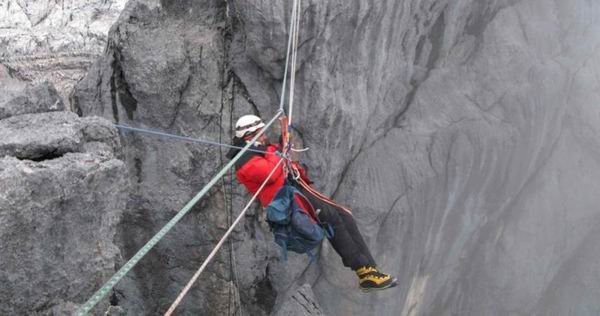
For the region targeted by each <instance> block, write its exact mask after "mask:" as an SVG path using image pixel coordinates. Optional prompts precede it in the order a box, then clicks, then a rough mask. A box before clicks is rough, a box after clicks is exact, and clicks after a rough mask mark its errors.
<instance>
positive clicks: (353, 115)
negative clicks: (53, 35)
mask: <svg viewBox="0 0 600 316" xmlns="http://www.w3.org/2000/svg"><path fill="white" fill-rule="evenodd" d="M290 5H291V4H290V3H288V2H276V3H274V2H268V1H258V0H247V1H233V0H231V1H227V2H224V1H216V0H214V1H208V0H204V1H167V0H163V1H160V2H159V1H131V2H130V3H129V4H128V7H127V8H126V9H125V11H124V13H123V14H122V16H121V18H120V20H119V21H118V22H117V24H116V25H115V27H114V28H113V30H112V32H111V34H110V40H109V43H108V49H107V51H106V53H105V55H104V57H103V58H101V59H100V60H99V61H98V62H97V63H96V64H95V65H94V66H93V68H92V69H91V71H90V73H89V74H88V76H87V77H86V79H84V80H83V81H82V82H81V83H80V84H79V85H78V88H77V91H76V93H75V95H74V102H75V104H74V105H75V109H76V110H77V111H78V112H79V113H80V114H82V115H91V114H99V115H102V116H104V117H106V118H110V119H112V120H113V121H118V122H121V123H126V124H132V125H135V126H140V127H151V128H156V129H161V130H165V131H167V132H172V133H177V134H185V135H190V136H195V137H202V138H210V139H220V140H228V139H229V137H230V135H231V133H230V128H231V123H232V120H233V119H234V118H235V117H236V116H237V115H239V114H245V113H248V112H254V113H257V114H260V115H262V116H263V117H265V118H266V117H270V116H271V115H272V114H273V113H274V112H275V110H276V108H277V106H276V104H277V103H278V102H277V98H278V92H279V91H280V89H281V84H280V82H281V79H282V78H281V76H282V73H283V61H284V59H285V45H286V35H287V34H286V28H287V25H288V18H289V13H290V12H291V8H290ZM598 14H600V4H598V3H596V2H594V1H587V0H574V1H570V2H569V3H567V2H564V1H552V0H530V1H515V0H494V1H477V0H460V1H444V0H427V1H417V0H406V1H396V0H382V1H342V0H339V1H337V0H336V1H325V2H324V1H312V0H309V1H303V10H302V26H301V39H300V43H301V47H300V50H299V56H300V60H299V64H300V67H299V70H298V73H297V76H298V81H297V82H298V85H297V87H296V100H297V102H298V103H297V106H296V110H297V112H296V113H294V123H295V126H296V127H297V129H298V134H299V135H298V137H299V138H300V139H301V140H302V141H303V142H304V144H305V145H307V146H309V147H310V148H311V149H312V150H311V151H309V152H308V153H307V154H306V155H305V158H306V159H305V160H306V162H307V163H308V165H309V167H310V170H311V174H312V175H313V177H314V178H316V180H317V181H316V182H317V186H318V187H319V188H320V189H321V190H322V191H324V192H326V193H328V194H331V195H333V196H334V197H335V198H336V199H337V200H338V201H340V202H342V203H345V204H347V205H349V206H350V207H352V208H353V209H354V214H355V217H356V219H357V220H358V222H359V223H360V227H361V230H362V231H363V233H364V235H365V237H366V239H367V242H368V243H369V245H370V246H371V247H372V249H373V253H374V255H375V257H376V258H377V259H378V261H379V265H380V266H381V267H382V268H383V269H385V271H389V272H390V273H393V274H395V275H397V276H398V278H399V286H398V287H397V288H395V289H392V290H388V291H385V292H381V293H374V294H369V295H365V294H363V293H361V292H360V291H358V289H357V284H356V279H355V276H354V275H353V273H352V272H351V271H348V270H347V269H344V268H343V267H342V265H341V261H340V260H339V258H338V257H337V255H336V254H335V253H334V252H333V251H332V249H331V247H330V246H329V245H328V244H327V243H325V244H324V246H323V249H322V251H321V255H320V259H319V265H318V266H311V267H309V268H308V269H305V267H306V266H307V262H303V261H302V260H301V259H297V261H295V262H293V263H290V264H289V266H288V268H287V270H286V269H284V268H282V264H281V263H280V262H278V261H277V259H276V258H277V254H276V252H275V251H274V249H273V246H272V244H269V242H268V241H269V235H268V231H266V229H265V227H264V225H263V224H261V221H260V216H261V212H260V210H257V212H255V213H253V214H251V215H250V216H249V217H248V218H246V220H245V222H244V227H240V228H239V230H238V231H237V232H236V235H235V236H234V243H233V245H232V246H233V249H234V250H236V251H233V252H232V251H231V248H229V249H228V250H229V251H223V252H221V254H220V257H219V258H218V259H217V261H216V262H215V263H214V264H213V265H212V266H211V268H210V269H209V271H208V273H207V274H206V275H204V276H203V280H202V281H201V282H200V284H199V285H198V286H197V288H196V289H195V290H194V291H192V293H191V295H190V296H189V297H188V298H187V299H186V303H185V304H184V306H182V309H181V312H184V313H185V312H187V313H192V314H193V313H199V311H202V312H203V313H204V314H211V315H217V314H222V313H228V312H229V313H232V312H231V311H232V309H231V308H232V306H233V310H238V308H237V306H239V305H238V302H236V298H237V297H239V298H240V300H241V307H242V310H244V311H246V312H247V313H249V314H252V315H257V314H268V313H270V312H271V311H273V310H277V307H278V306H280V305H278V306H274V305H275V304H276V300H275V297H276V296H277V295H278V294H279V296H280V297H282V295H285V293H286V292H287V289H288V288H290V287H289V286H288V285H289V284H293V283H298V284H304V283H309V284H310V285H311V287H312V289H313V291H314V293H315V297H316V298H317V300H318V303H319V305H320V306H321V308H322V310H323V312H324V313H326V314H328V315H456V314H459V315H506V314H524V315H536V314H542V315H547V314H549V315H563V314H577V315H580V314H584V315H587V314H592V315H593V314H597V313H598V310H597V304H596V299H595V298H596V297H598V294H600V293H599V292H600V280H599V279H598V277H597V273H594V267H595V264H596V263H597V262H598V259H599V258H600V252H598V250H599V249H598V247H597V246H595V245H596V243H595V242H594V241H595V239H597V238H598V237H599V236H598V230H597V229H596V228H595V227H596V225H595V224H596V223H597V221H598V220H600V217H599V216H600V213H599V212H598V210H597V205H598V202H600V201H599V199H600V198H598V195H597V194H596V193H597V192H598V189H600V188H599V186H600V183H599V182H598V181H597V180H596V179H598V178H599V176H600V175H599V174H598V170H600V168H598V167H599V166H598V164H599V163H600V161H599V160H598V158H597V157H598V154H599V153H600V146H599V142H598V135H600V129H599V128H598V126H600V124H599V123H600V122H599V121H600V113H599V111H598V108H597V104H598V101H599V100H598V99H599V95H598V93H597V90H598V84H599V80H598V76H597V74H598V71H599V70H600V69H599V67H600V62H599V61H600V56H599V55H598V50H597V47H599V46H598V45H599V44H600V22H598V20H597V19H596V17H597V16H598ZM123 143H124V144H125V145H126V147H127V150H126V152H125V156H126V161H127V165H128V168H129V171H130V173H131V174H132V175H134V176H133V180H134V182H135V194H133V195H132V197H131V198H130V201H129V204H128V209H129V211H128V215H127V216H126V218H125V221H124V223H123V225H122V228H121V230H122V232H121V238H122V241H121V243H122V245H123V249H124V252H125V254H126V255H127V256H131V255H132V254H133V252H134V251H135V250H137V248H139V247H140V246H141V245H142V244H143V243H144V242H145V241H146V240H147V239H148V238H150V236H151V235H152V233H153V232H155V231H156V230H158V228H159V227H161V226H162V224H164V223H165V222H166V221H167V220H168V219H169V218H171V217H172V215H173V211H176V210H178V209H179V207H181V206H182V205H183V204H184V203H185V202H186V201H187V200H188V199H189V198H190V197H191V196H192V195H193V194H194V193H195V191H197V189H199V188H200V187H201V186H202V185H203V184H204V183H206V180H207V179H208V178H209V177H210V176H211V175H212V174H214V172H215V170H216V169H217V168H218V166H219V165H220V164H221V163H222V162H223V160H222V159H223V158H222V157H223V155H222V152H220V151H219V149H217V148H200V147H198V146H195V145H189V144H181V143H175V142H171V141H167V140H161V139H151V138H148V137H144V136H140V135H133V134H126V135H124V136H123ZM230 180H231V179H230V178H228V179H227V180H226V181H225V182H224V184H223V186H222V187H221V188H216V189H215V190H214V191H213V192H212V195H211V197H210V198H209V199H207V200H206V201H204V202H203V203H202V204H200V205H199V206H198V207H197V208H196V209H195V210H194V212H192V214H191V215H190V216H189V217H188V218H187V219H186V220H185V222H184V223H182V224H180V225H179V226H178V227H177V229H176V230H175V231H174V232H172V233H171V234H170V235H169V238H168V240H166V241H165V242H164V243H162V244H161V245H160V246H159V247H158V249H157V250H156V251H155V252H154V253H152V254H151V255H150V257H149V258H147V259H146V261H144V262H143V263H142V265H141V266H140V267H138V268H137V270H135V271H134V272H135V274H134V275H132V277H131V278H130V279H128V280H126V281H125V282H123V283H122V284H121V285H120V289H119V291H121V292H122V294H123V295H121V296H120V300H121V302H120V303H121V304H122V305H123V306H124V307H125V309H126V310H128V311H129V312H131V313H132V314H141V313H146V314H156V313H158V312H160V311H163V310H164V309H165V308H166V306H168V304H169V303H170V301H171V299H172V298H174V297H175V295H176V292H177V291H178V290H179V288H181V286H182V285H183V283H184V282H185V281H186V280H187V278H188V277H189V275H191V274H192V273H193V270H194V269H195V268H196V267H197V265H198V264H199V262H200V261H201V259H202V258H204V257H205V255H206V254H207V253H208V251H209V250H210V248H211V247H212V245H213V244H214V242H215V240H216V238H218V236H220V234H221V233H222V232H223V230H224V229H225V228H226V226H227V222H228V218H227V217H228V216H227V214H228V212H232V210H236V211H237V208H236V206H239V205H241V203H242V195H241V191H240V190H239V188H235V189H234V187H233V186H230ZM232 206H233V207H232ZM294 260H296V259H294ZM236 272H237V273H236ZM236 275H237V276H238V277H237V278H236ZM282 282H288V284H283V283H282ZM290 282H291V283H290ZM233 285H237V288H235V287H234V286H233ZM292 288H293V287H292ZM287 294H290V293H287ZM232 300H233V303H232ZM280 302H281V300H280ZM277 304H279V303H277ZM282 304H283V303H282ZM274 307H275V308H274ZM295 312H297V313H298V314H300V315H302V314H301V313H302V312H303V311H302V310H300V309H299V310H296V311H295ZM295 312H294V313H295Z"/></svg>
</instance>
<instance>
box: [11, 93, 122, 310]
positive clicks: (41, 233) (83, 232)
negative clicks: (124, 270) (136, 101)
mask: <svg viewBox="0 0 600 316" xmlns="http://www.w3.org/2000/svg"><path fill="white" fill-rule="evenodd" d="M4 88H5V87H2V88H0V92H3V91H2V90H3V89H4ZM50 88H51V89H52V90H53V89H54V88H53V87H51V86H50ZM23 93H24V94H23V95H16V96H15V98H14V100H17V101H14V102H19V101H18V100H22V99H23V98H27V97H28V96H29V95H28V94H27V91H24V92H23ZM46 101H48V102H50V101H51V100H46ZM52 102H53V101H52ZM7 104H8V108H12V109H19V107H15V106H14V104H13V103H11V101H8V102H7ZM49 106H50V105H49V104H47V103H45V104H44V103H43V102H42V103H41V104H39V108H32V109H27V110H28V111H29V110H32V112H36V113H32V114H21V115H14V116H11V117H8V118H4V119H0V135H2V137H1V138H0V252H1V253H2V256H0V266H1V267H2V269H1V270H0V314H3V315H32V314H36V315H65V314H72V313H73V312H74V311H75V310H76V308H77V307H78V305H77V304H79V303H81V301H84V300H86V299H87V298H88V297H89V296H90V295H91V294H93V292H94V291H95V290H96V289H97V287H98V285H99V282H100V281H101V280H103V279H105V278H106V277H108V276H110V275H111V274H112V273H114V271H115V265H116V263H117V262H118V261H119V260H120V254H121V252H120V250H119V248H118V247H117V245H116V244H115V243H114V238H115V235H116V231H117V225H118V223H119V222H120V220H121V215H122V212H123V210H124V209H125V202H126V197H127V195H128V178H127V170H126V167H125V164H124V163H123V161H121V160H120V159H118V158H117V155H118V152H117V149H118V148H119V138H118V136H117V132H116V130H115V129H114V127H112V125H111V124H110V122H108V121H107V120H105V119H102V118H99V117H86V118H80V117H78V116H77V115H76V114H74V113H71V112H64V111H54V112H43V111H44V110H47V109H50V108H49ZM37 112H40V113H37ZM103 307H106V304H103Z"/></svg>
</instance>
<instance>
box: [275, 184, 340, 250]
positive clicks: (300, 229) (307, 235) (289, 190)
mask: <svg viewBox="0 0 600 316" xmlns="http://www.w3.org/2000/svg"><path fill="white" fill-rule="evenodd" d="M296 195H299V196H300V198H303V199H304V200H306V201H307V202H308V199H307V198H306V197H305V196H304V195H302V193H300V191H298V189H296V188H295V187H294V186H292V185H290V184H289V183H287V182H286V184H285V185H284V186H283V187H282V188H281V189H279V191H277V193H276V194H275V197H274V198H273V201H272V202H271V203H270V204H269V206H267V222H268V223H269V226H270V227H271V231H272V232H273V235H274V237H275V242H276V243H277V244H278V245H279V246H280V247H281V250H282V256H283V258H284V260H287V251H288V250H291V251H293V252H297V253H301V254H302V253H306V254H307V255H308V256H309V257H310V258H311V260H314V259H315V252H314V251H313V250H315V248H317V246H319V244H321V241H322V240H323V238H324V237H328V238H331V237H333V229H332V228H331V226H330V225H328V224H323V223H321V222H320V221H319V219H318V218H315V220H316V223H315V222H314V221H313V220H312V219H311V217H310V216H309V215H308V214H307V213H306V212H305V211H304V210H303V209H302V208H301V207H300V205H298V202H297V201H296V199H295V197H296ZM309 204H310V203H309ZM315 217H316V214H315Z"/></svg>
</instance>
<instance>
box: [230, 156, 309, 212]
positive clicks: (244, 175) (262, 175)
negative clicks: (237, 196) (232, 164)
mask: <svg viewBox="0 0 600 316" xmlns="http://www.w3.org/2000/svg"><path fill="white" fill-rule="evenodd" d="M278 149H279V146H278V145H274V144H270V145H268V146H267V149H266V151H267V154H264V155H253V157H252V158H250V159H249V160H248V161H247V162H246V163H244V164H243V165H242V166H241V167H239V168H238V169H237V171H236V176H237V178H238V180H239V181H240V182H241V183H242V184H243V185H244V186H245V187H246V189H248V191H250V193H252V194H254V193H256V191H258V189H259V188H260V186H261V185H262V184H263V182H264V181H265V180H266V179H267V177H268V176H269V174H270V173H271V171H272V170H273V168H275V165H277V163H278V162H279V160H280V159H282V158H281V157H279V156H278V155H275V154H274V153H275V151H277V150H278ZM294 165H295V166H296V168H298V170H299V171H300V176H301V177H302V178H303V179H304V180H305V181H306V182H308V183H310V182H311V181H310V180H309V179H308V178H307V177H306V174H305V171H304V168H302V167H300V165H299V164H298V163H297V162H294ZM283 167H284V163H281V164H280V165H279V167H278V168H277V170H276V171H275V172H274V173H273V175H272V176H271V178H270V179H269V181H268V182H267V184H266V185H265V187H264V188H263V190H262V191H261V192H260V193H259V194H258V199H259V200H260V203H261V204H262V206H263V207H267V206H268V205H269V204H270V203H271V201H272V200H273V197H274V196H275V194H276V193H277V191H279V189H281V187H283V185H284V183H285V173H284V172H283ZM297 200H298V202H299V203H300V205H301V206H302V207H303V208H304V209H305V210H306V209H308V207H310V206H308V205H306V201H304V200H303V199H297Z"/></svg>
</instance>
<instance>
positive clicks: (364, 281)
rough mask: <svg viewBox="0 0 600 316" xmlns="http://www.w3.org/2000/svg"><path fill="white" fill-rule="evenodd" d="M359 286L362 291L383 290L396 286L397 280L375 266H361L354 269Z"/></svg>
mask: <svg viewBox="0 0 600 316" xmlns="http://www.w3.org/2000/svg"><path fill="white" fill-rule="evenodd" d="M356 275H358V279H359V281H358V282H359V286H360V289H361V290H362V291H363V292H370V291H374V290H385V289H389V288H391V287H394V286H396V284H397V280H396V278H393V277H392V276H391V275H389V274H385V273H381V272H379V270H377V268H375V267H362V268H360V269H358V270H356Z"/></svg>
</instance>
